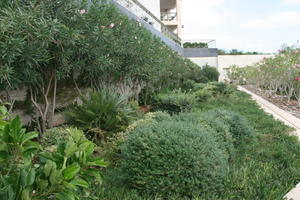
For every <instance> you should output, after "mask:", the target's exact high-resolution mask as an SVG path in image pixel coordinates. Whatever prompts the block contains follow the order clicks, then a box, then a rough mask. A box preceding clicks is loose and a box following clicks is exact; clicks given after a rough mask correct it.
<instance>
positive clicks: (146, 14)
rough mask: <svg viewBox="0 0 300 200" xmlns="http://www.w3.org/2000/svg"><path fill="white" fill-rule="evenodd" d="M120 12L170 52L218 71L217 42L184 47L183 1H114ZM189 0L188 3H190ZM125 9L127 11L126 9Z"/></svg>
mask: <svg viewBox="0 0 300 200" xmlns="http://www.w3.org/2000/svg"><path fill="white" fill-rule="evenodd" d="M114 1H116V2H117V3H118V5H121V6H122V7H120V9H121V11H123V12H124V13H125V14H127V15H128V16H129V17H130V18H132V19H135V20H137V21H140V22H142V23H143V24H144V26H145V28H147V29H148V30H149V31H151V32H152V33H153V34H154V35H156V36H157V37H159V38H160V39H161V40H162V41H163V42H165V43H166V44H167V45H168V46H169V47H170V48H171V49H173V50H174V51H176V52H178V53H179V54H180V55H182V56H183V57H186V58H189V59H190V60H192V61H193V62H195V63H196V64H198V65H199V66H204V65H206V64H208V65H211V66H214V67H216V68H218V49H217V48H216V44H215V40H198V39H197V40H193V41H188V42H192V43H193V42H197V43H199V42H200V43H205V44H206V46H207V47H205V48H183V41H182V40H181V38H182V18H181V17H182V13H181V3H182V1H183V0H114ZM187 1H188V0H187ZM124 8H125V9H124Z"/></svg>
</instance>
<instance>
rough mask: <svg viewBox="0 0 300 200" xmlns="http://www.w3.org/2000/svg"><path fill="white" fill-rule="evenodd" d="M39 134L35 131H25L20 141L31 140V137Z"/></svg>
mask: <svg viewBox="0 0 300 200" xmlns="http://www.w3.org/2000/svg"><path fill="white" fill-rule="evenodd" d="M38 136H39V134H38V133H37V132H29V133H26V134H25V135H24V136H23V138H22V141H21V142H22V143H23V144H24V143H25V142H27V141H28V140H31V139H33V138H36V137H38Z"/></svg>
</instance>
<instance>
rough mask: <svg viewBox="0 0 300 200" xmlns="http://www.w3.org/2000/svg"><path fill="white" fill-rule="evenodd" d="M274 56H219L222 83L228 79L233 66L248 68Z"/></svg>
mask: <svg viewBox="0 0 300 200" xmlns="http://www.w3.org/2000/svg"><path fill="white" fill-rule="evenodd" d="M273 56H274V55H220V56H218V63H219V67H218V69H219V72H220V81H224V80H226V79H227V70H228V69H229V67H230V66H231V65H237V66H239V67H246V66H248V65H253V64H255V63H258V62H260V61H262V60H263V59H264V58H270V57H273Z"/></svg>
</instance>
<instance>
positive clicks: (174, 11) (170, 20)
mask: <svg viewBox="0 0 300 200" xmlns="http://www.w3.org/2000/svg"><path fill="white" fill-rule="evenodd" d="M160 19H161V21H162V22H163V23H164V24H165V26H166V27H167V28H169V29H170V30H171V31H173V32H174V33H175V34H176V35H177V36H178V37H180V38H182V22H181V0H160Z"/></svg>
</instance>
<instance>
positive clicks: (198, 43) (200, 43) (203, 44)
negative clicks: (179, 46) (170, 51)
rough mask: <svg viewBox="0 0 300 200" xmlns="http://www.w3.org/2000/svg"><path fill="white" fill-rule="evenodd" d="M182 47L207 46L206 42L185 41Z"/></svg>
mask: <svg viewBox="0 0 300 200" xmlns="http://www.w3.org/2000/svg"><path fill="white" fill-rule="evenodd" d="M183 48H208V44H207V43H204V42H185V43H184V44H183Z"/></svg>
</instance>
